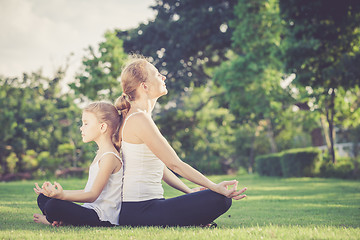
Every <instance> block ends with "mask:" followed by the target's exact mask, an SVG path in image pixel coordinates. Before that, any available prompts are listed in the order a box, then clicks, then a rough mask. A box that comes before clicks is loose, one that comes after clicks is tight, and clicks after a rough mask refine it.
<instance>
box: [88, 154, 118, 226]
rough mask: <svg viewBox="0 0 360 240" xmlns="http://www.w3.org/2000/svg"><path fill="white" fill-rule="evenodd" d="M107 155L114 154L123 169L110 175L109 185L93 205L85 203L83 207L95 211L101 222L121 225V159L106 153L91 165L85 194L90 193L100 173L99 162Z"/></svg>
mask: <svg viewBox="0 0 360 240" xmlns="http://www.w3.org/2000/svg"><path fill="white" fill-rule="evenodd" d="M106 154H113V155H115V156H116V158H118V159H119V160H120V162H121V163H122V166H121V169H120V170H119V171H118V172H116V173H113V174H111V175H110V177H109V180H108V182H107V184H106V185H105V187H104V189H103V190H102V192H101V193H100V195H99V197H98V198H97V199H96V200H95V201H94V202H92V203H84V204H83V205H82V206H83V207H86V208H90V209H93V210H95V212H96V213H97V215H98V216H99V219H100V220H101V221H109V222H110V223H112V224H114V225H119V214H120V210H121V193H122V189H121V187H122V185H123V174H124V172H123V167H124V164H123V162H122V160H121V158H120V157H119V156H118V155H117V154H116V153H114V152H106V153H104V154H103V155H102V156H101V157H100V158H99V160H98V161H97V162H95V163H93V164H91V165H90V169H89V179H88V181H87V183H86V186H85V189H84V191H85V192H89V191H90V190H91V188H92V186H93V184H94V182H95V179H96V176H97V175H98V173H99V169H100V168H99V161H100V160H101V158H102V157H103V156H105V155H106Z"/></svg>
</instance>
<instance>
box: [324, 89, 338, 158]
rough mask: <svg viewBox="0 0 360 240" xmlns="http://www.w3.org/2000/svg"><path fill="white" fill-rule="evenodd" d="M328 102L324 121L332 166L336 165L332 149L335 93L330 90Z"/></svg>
mask: <svg viewBox="0 0 360 240" xmlns="http://www.w3.org/2000/svg"><path fill="white" fill-rule="evenodd" d="M331 90H332V91H331V94H330V101H329V102H328V104H326V119H327V122H328V124H329V137H330V149H329V153H330V156H331V160H332V162H333V164H335V163H336V159H335V149H334V136H335V133H334V115H335V91H334V89H331Z"/></svg>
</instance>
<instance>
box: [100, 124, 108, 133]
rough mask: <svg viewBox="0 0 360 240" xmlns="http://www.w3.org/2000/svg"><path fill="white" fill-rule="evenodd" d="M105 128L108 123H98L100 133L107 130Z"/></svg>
mask: <svg viewBox="0 0 360 240" xmlns="http://www.w3.org/2000/svg"><path fill="white" fill-rule="evenodd" d="M107 128H108V125H107V124H106V123H101V124H100V131H101V133H105V132H106V130H107Z"/></svg>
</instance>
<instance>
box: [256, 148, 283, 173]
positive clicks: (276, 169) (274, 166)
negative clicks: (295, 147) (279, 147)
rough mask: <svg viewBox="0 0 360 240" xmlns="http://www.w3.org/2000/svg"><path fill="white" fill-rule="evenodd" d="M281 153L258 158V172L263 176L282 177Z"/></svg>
mask: <svg viewBox="0 0 360 240" xmlns="http://www.w3.org/2000/svg"><path fill="white" fill-rule="evenodd" d="M281 156H282V154H281V153H273V154H267V155H261V156H258V157H256V159H255V163H256V171H257V172H258V173H259V175H261V176H279V177H281V176H282V175H283V174H282V168H281Z"/></svg>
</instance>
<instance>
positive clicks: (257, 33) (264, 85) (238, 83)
mask: <svg viewBox="0 0 360 240" xmlns="http://www.w3.org/2000/svg"><path fill="white" fill-rule="evenodd" d="M235 15H236V18H235V19H234V20H233V21H231V22H230V27H232V28H234V33H233V36H232V40H233V44H232V49H233V51H234V53H233V54H232V57H231V60H230V61H228V62H225V63H223V64H222V66H221V67H220V68H219V69H217V70H216V73H215V75H214V79H215V82H216V83H217V84H219V85H220V86H222V87H223V88H224V89H225V100H226V101H227V102H228V104H229V108H230V109H231V111H232V113H233V114H235V116H236V117H237V120H238V121H239V122H242V123H249V124H250V125H251V126H252V128H253V129H261V128H262V127H265V128H266V129H267V134H268V139H269V142H270V146H271V151H272V152H276V151H277V150H278V147H277V144H276V141H275V135H274V127H275V126H274V124H275V122H274V121H275V119H279V118H280V115H281V113H282V112H283V111H285V109H287V108H288V107H289V106H291V104H292V103H293V99H292V98H291V97H290V95H289V93H288V92H287V91H286V89H284V88H282V87H281V85H280V82H281V80H282V79H283V77H284V75H283V71H282V68H283V65H282V62H281V56H282V49H281V46H280V42H281V34H282V24H281V19H280V16H279V7H278V1H276V0H272V1H266V0H256V1H250V0H241V1H239V2H238V4H237V5H236V7H235ZM259 127H260V128H259ZM254 134H255V135H259V131H258V130H256V131H254ZM255 139H256V138H253V143H254V144H255ZM253 157H254V156H252V157H251V158H252V160H251V164H250V168H251V167H252V165H253V163H254V161H253Z"/></svg>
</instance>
